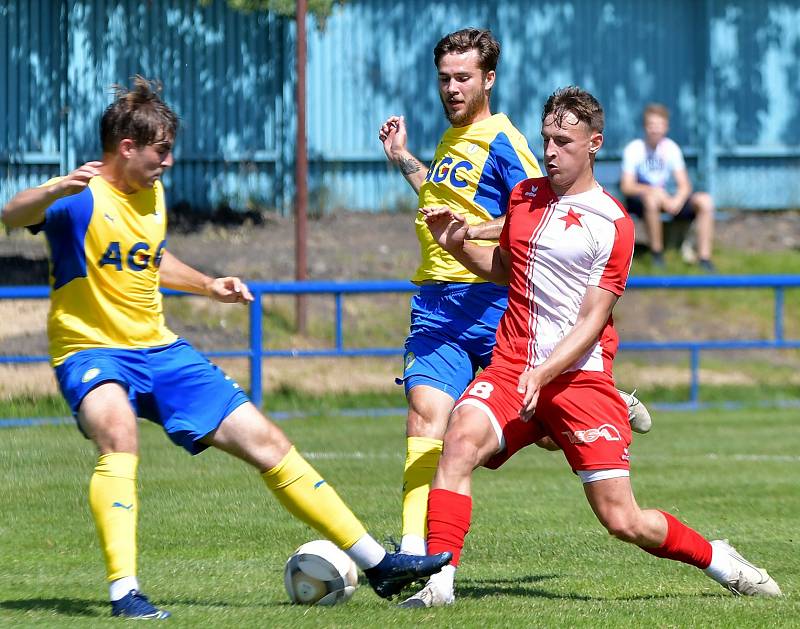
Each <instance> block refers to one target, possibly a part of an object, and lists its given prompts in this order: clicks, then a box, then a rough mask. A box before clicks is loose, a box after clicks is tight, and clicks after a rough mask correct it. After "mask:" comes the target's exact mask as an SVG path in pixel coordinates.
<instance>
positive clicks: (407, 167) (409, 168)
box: [398, 157, 422, 175]
mask: <svg viewBox="0 0 800 629" xmlns="http://www.w3.org/2000/svg"><path fill="white" fill-rule="evenodd" d="M398 166H399V167H400V172H401V173H403V174H404V175H413V174H414V173H416V172H419V171H420V169H421V168H422V166H421V165H420V163H419V162H418V161H417V160H415V159H414V158H413V157H411V158H409V157H403V158H401V159H400V162H399V164H398Z"/></svg>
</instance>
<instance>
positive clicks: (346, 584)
mask: <svg viewBox="0 0 800 629" xmlns="http://www.w3.org/2000/svg"><path fill="white" fill-rule="evenodd" d="M283 583H284V585H285V586H286V592H287V594H289V600H291V601H292V603H300V604H303V605H336V604H337V603H344V602H345V601H347V600H349V599H350V597H351V596H353V592H355V591H356V587H358V571H357V569H356V564H355V563H353V560H352V559H350V557H348V556H347V555H346V554H345V553H344V552H343V551H341V550H339V549H338V548H337V547H336V546H335V545H334V544H333V543H332V542H329V541H328V540H326V539H318V540H315V541H313V542H308V543H307V544H303V545H302V546H301V547H300V548H298V549H297V550H296V551H294V554H293V555H292V556H291V557H289V560H288V561H287V562H286V568H285V569H284V571H283Z"/></svg>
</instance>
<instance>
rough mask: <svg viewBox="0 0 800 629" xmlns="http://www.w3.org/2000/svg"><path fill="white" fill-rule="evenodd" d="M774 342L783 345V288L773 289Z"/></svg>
mask: <svg viewBox="0 0 800 629" xmlns="http://www.w3.org/2000/svg"><path fill="white" fill-rule="evenodd" d="M775 342H776V343H778V344H780V343H783V287H782V286H776V287H775Z"/></svg>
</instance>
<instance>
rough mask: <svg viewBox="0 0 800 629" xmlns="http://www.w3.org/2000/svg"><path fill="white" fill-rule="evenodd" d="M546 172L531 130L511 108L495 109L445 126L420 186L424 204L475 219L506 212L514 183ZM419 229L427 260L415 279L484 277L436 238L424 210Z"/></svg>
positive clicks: (474, 221)
mask: <svg viewBox="0 0 800 629" xmlns="http://www.w3.org/2000/svg"><path fill="white" fill-rule="evenodd" d="M541 176H542V172H541V170H540V169H539V164H538V162H537V161H536V157H534V155H533V153H532V152H531V150H530V148H529V147H528V142H527V140H526V139H525V136H523V135H522V133H520V132H519V131H518V130H517V129H516V128H515V127H514V125H512V124H511V121H510V120H509V119H508V117H507V116H506V115H505V114H494V115H493V116H490V117H489V118H486V119H484V120H481V121H479V122H475V123H473V124H471V125H467V126H465V127H450V128H449V129H448V130H447V131H445V133H444V135H443V136H442V139H441V141H440V142H439V146H438V147H437V148H436V154H435V155H434V158H433V162H432V163H431V166H430V168H429V169H428V174H427V175H426V177H425V181H424V182H423V184H422V186H421V187H420V190H419V206H420V207H426V206H447V207H449V208H450V209H452V210H454V211H456V212H458V213H459V214H463V215H464V216H465V217H466V219H467V222H468V223H469V224H470V225H475V224H477V223H483V222H485V221H489V220H492V219H495V218H498V217H500V216H501V215H503V214H505V212H506V208H507V206H508V199H509V197H510V196H511V191H512V190H513V189H514V186H516V185H517V184H518V183H519V182H520V181H522V180H523V179H529V178H531V177H541ZM416 229H417V238H418V239H419V244H420V253H421V258H422V261H421V263H420V266H419V268H418V269H417V272H416V273H415V274H414V277H413V278H412V281H414V282H417V283H424V282H428V281H436V282H483V281H484V280H483V279H481V278H479V277H478V276H476V275H475V274H473V273H471V272H470V271H468V270H467V269H465V268H464V267H463V266H462V265H461V263H459V262H458V261H457V260H456V259H455V258H453V256H451V255H450V254H449V253H447V252H446V251H445V250H444V249H442V248H441V247H440V246H439V245H438V244H437V243H436V241H435V240H434V239H433V237H432V236H431V233H430V230H429V229H428V226H427V225H426V224H425V221H424V219H423V218H422V215H421V214H418V215H417V219H416ZM478 244H480V242H478Z"/></svg>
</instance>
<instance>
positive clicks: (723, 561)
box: [703, 544, 733, 584]
mask: <svg viewBox="0 0 800 629" xmlns="http://www.w3.org/2000/svg"><path fill="white" fill-rule="evenodd" d="M703 572H705V573H706V574H707V575H708V576H709V577H711V578H712V579H714V581H716V582H717V583H722V584H725V583H727V582H728V581H729V580H730V579H731V578H733V567H732V566H731V558H730V556H729V555H728V553H726V552H725V551H724V550H723V549H721V548H717V546H716V545H714V544H711V563H710V564H708V568H706V569H705V570H703Z"/></svg>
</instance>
